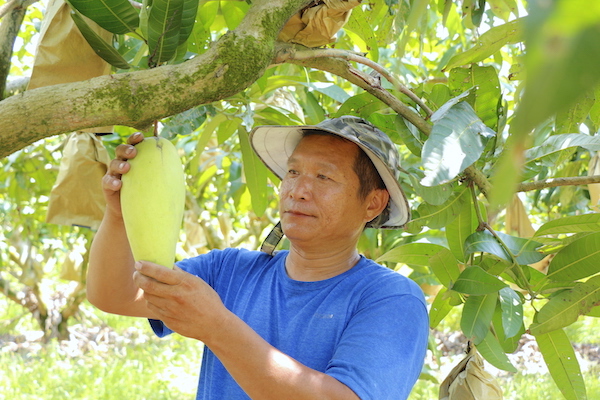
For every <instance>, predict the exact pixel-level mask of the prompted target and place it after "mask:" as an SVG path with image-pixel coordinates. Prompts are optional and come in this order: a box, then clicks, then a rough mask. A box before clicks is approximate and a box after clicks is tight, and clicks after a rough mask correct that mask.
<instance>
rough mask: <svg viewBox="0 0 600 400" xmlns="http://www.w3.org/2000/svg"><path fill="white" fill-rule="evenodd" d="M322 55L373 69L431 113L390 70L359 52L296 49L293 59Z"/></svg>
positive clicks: (428, 114)
mask: <svg viewBox="0 0 600 400" xmlns="http://www.w3.org/2000/svg"><path fill="white" fill-rule="evenodd" d="M323 57H331V58H341V59H342V60H347V61H354V62H357V63H359V64H363V65H366V66H368V67H370V68H372V69H373V70H375V71H377V72H378V73H379V74H381V76H383V77H384V78H385V79H387V81H388V82H390V83H391V84H392V85H394V87H395V88H396V90H398V91H399V92H400V93H403V94H405V95H406V96H408V98H409V99H411V100H412V101H414V102H415V103H416V104H418V105H419V107H421V109H423V110H424V111H425V112H426V113H427V118H429V117H430V116H431V114H433V111H431V109H430V108H429V107H427V105H425V103H423V101H422V100H421V99H420V98H419V96H417V95H416V94H414V93H413V92H412V91H411V90H410V89H408V88H407V87H406V86H404V85H403V84H401V83H400V82H399V81H398V80H397V79H396V78H394V76H393V75H392V73H391V72H389V71H388V70H386V69H385V68H384V67H382V66H381V65H379V64H377V63H376V62H375V61H372V60H369V59H368V58H366V57H364V56H362V55H360V54H357V53H353V52H350V51H346V50H338V49H310V50H297V51H295V52H294V53H293V59H294V60H298V61H300V60H309V59H313V58H323Z"/></svg>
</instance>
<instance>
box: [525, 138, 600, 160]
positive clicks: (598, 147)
mask: <svg viewBox="0 0 600 400" xmlns="http://www.w3.org/2000/svg"><path fill="white" fill-rule="evenodd" d="M573 147H583V148H584V149H586V150H589V151H600V137H598V136H588V135H585V134H583V133H563V134H561V135H553V136H550V137H549V138H548V139H546V140H545V141H544V144H542V145H541V146H536V147H532V148H531V149H529V150H527V151H525V157H526V158H527V161H528V162H530V161H534V160H537V159H540V158H542V157H545V156H548V155H550V154H552V153H556V152H559V151H563V150H566V149H569V148H573Z"/></svg>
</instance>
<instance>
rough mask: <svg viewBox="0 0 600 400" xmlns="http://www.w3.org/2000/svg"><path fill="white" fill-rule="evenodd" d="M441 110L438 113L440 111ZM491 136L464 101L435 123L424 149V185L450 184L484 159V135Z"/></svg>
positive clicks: (422, 181)
mask: <svg viewBox="0 0 600 400" xmlns="http://www.w3.org/2000/svg"><path fill="white" fill-rule="evenodd" d="M438 111H439V110H438ZM487 133H490V131H489V128H488V127H486V126H485V124H483V122H481V120H480V119H479V117H477V114H475V111H473V108H472V107H471V106H470V105H469V104H468V103H465V102H461V103H458V104H456V105H455V106H453V107H452V108H450V110H448V112H446V113H445V114H444V115H443V116H442V117H441V118H439V119H438V120H436V121H434V125H433V128H432V131H431V134H430V136H429V138H428V139H427V141H425V145H424V146H423V151H422V155H423V167H424V168H425V178H423V179H422V180H421V184H423V185H425V186H435V185H439V184H442V183H445V182H448V181H450V180H452V179H454V178H456V176H458V174H460V173H461V172H462V171H464V170H465V168H467V167H468V166H470V165H471V164H473V163H474V162H475V161H477V160H478V159H479V157H480V156H481V154H482V152H483V149H484V145H483V142H482V140H481V137H480V135H481V134H487Z"/></svg>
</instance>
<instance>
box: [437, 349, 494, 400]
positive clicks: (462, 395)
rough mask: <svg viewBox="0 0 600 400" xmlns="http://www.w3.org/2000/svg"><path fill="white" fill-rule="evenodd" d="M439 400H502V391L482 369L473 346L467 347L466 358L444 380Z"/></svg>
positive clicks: (480, 360) (479, 358)
mask: <svg viewBox="0 0 600 400" xmlns="http://www.w3.org/2000/svg"><path fill="white" fill-rule="evenodd" d="M439 400H502V389H500V385H499V384H498V382H497V381H496V380H495V379H494V377H493V376H492V375H490V374H489V373H488V372H487V371H486V370H485V369H484V366H483V359H482V358H481V356H480V355H479V353H478V352H477V349H475V346H472V345H471V346H469V350H468V352H467V356H466V357H465V358H464V359H462V360H461V361H460V362H459V363H458V364H457V365H456V367H454V368H453V369H452V371H450V373H449V374H448V376H447V377H446V379H444V382H442V385H441V386H440V396H439Z"/></svg>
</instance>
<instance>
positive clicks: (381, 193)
mask: <svg viewBox="0 0 600 400" xmlns="http://www.w3.org/2000/svg"><path fill="white" fill-rule="evenodd" d="M389 200H390V194H389V193H388V191H387V189H374V190H372V191H371V193H369V196H368V197H367V213H366V215H365V217H366V218H365V223H366V222H369V221H371V220H373V219H374V218H375V217H377V216H378V215H379V214H381V213H382V212H383V210H385V207H387V205H388V201H389Z"/></svg>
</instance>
